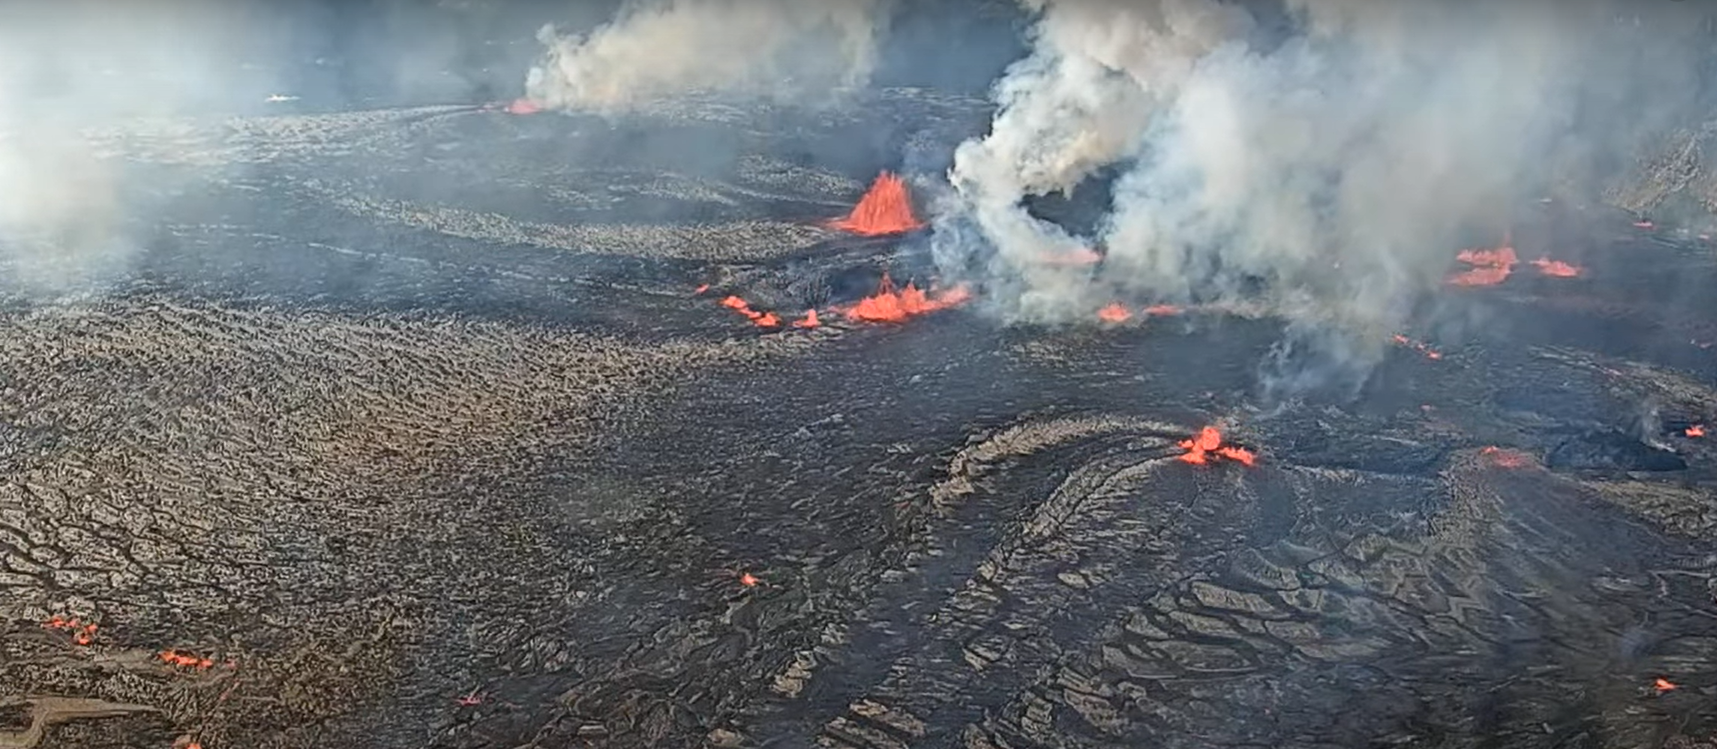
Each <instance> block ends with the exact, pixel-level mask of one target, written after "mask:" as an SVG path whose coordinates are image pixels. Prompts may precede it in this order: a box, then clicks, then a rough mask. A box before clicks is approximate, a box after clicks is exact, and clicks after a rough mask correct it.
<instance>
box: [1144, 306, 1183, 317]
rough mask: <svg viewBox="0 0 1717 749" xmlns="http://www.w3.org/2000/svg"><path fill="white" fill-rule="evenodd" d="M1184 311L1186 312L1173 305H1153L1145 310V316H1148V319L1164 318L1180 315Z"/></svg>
mask: <svg viewBox="0 0 1717 749" xmlns="http://www.w3.org/2000/svg"><path fill="white" fill-rule="evenodd" d="M1183 311H1184V310H1182V309H1181V308H1179V307H1176V306H1174V305H1172V304H1153V305H1151V306H1149V307H1146V308H1145V316H1147V317H1162V316H1168V315H1178V314H1180V313H1181V312H1183Z"/></svg>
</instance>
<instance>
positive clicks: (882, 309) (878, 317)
mask: <svg viewBox="0 0 1717 749" xmlns="http://www.w3.org/2000/svg"><path fill="white" fill-rule="evenodd" d="M971 298H972V293H971V292H970V291H967V290H966V288H965V287H963V286H956V287H954V288H952V289H948V290H947V291H944V292H940V293H938V294H934V295H932V294H928V293H925V292H923V291H920V290H919V289H918V287H917V286H914V285H913V284H912V283H911V282H907V284H906V287H905V288H902V289H896V288H894V281H892V280H890V279H889V277H888V274H886V273H884V274H883V276H882V284H881V285H880V286H878V287H877V290H876V293H875V294H872V295H870V296H867V297H865V298H863V299H860V300H859V302H858V304H855V305H853V306H852V307H851V308H850V309H848V310H847V311H846V315H847V319H849V320H855V321H859V322H905V321H906V320H907V318H910V317H916V316H918V315H922V314H926V313H930V312H935V311H937V310H944V309H948V308H949V307H953V306H956V305H959V304H961V303H962V302H965V301H966V300H968V299H971Z"/></svg>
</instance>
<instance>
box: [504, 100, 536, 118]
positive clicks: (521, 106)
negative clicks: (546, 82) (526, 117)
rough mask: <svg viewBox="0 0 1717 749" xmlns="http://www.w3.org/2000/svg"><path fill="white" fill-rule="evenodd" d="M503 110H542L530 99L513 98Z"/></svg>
mask: <svg viewBox="0 0 1717 749" xmlns="http://www.w3.org/2000/svg"><path fill="white" fill-rule="evenodd" d="M504 111H505V112H506V113H507V114H536V113H538V112H541V111H543V107H542V105H541V104H538V103H536V102H534V101H531V100H530V99H514V100H512V101H511V102H510V103H508V104H507V108H506V109H505V110H504Z"/></svg>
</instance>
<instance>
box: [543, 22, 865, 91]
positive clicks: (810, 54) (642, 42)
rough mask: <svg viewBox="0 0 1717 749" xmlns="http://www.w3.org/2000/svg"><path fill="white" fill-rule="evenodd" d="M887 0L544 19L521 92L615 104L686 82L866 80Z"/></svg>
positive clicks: (735, 86) (797, 85) (694, 85)
mask: <svg viewBox="0 0 1717 749" xmlns="http://www.w3.org/2000/svg"><path fill="white" fill-rule="evenodd" d="M887 7H888V0H820V1H819V2H800V1H799V0H659V1H650V0H640V1H637V2H630V3H628V4H627V5H626V6H624V7H623V8H622V9H621V12H620V13H619V15H618V16H617V17H616V18H615V19H614V20H613V21H612V22H610V23H608V24H606V25H604V26H602V27H600V28H597V29H596V30H594V31H592V32H590V33H589V34H561V33H559V32H557V31H556V30H555V29H554V28H553V27H552V26H551V27H545V28H544V29H543V30H542V33H541V34H540V35H539V38H540V39H541V40H542V42H543V43H544V44H546V45H547V46H548V50H547V52H546V54H545V56H544V58H543V60H542V61H541V63H540V64H539V65H538V66H537V67H535V68H533V69H532V70H531V73H530V76H529V78H528V79H527V82H526V93H527V95H528V96H529V97H530V98H531V99H533V100H535V101H537V102H540V103H542V104H544V105H546V106H550V107H560V108H582V109H592V110H618V109H624V108H626V107H629V106H633V105H636V104H637V103H639V102H643V101H648V100H650V99H654V98H659V97H664V96H672V95H675V94H682V93H687V92H692V91H706V90H707V91H721V92H724V93H740V94H750V95H763V96H781V95H797V96H803V95H806V94H810V93H813V92H816V91H828V90H830V89H831V88H836V89H838V88H848V87H852V86H856V85H860V84H863V83H864V82H866V80H867V79H868V78H869V76H870V73H871V72H872V70H874V68H875V66H876V46H877V36H878V34H879V33H880V30H881V26H882V24H883V23H884V22H885V21H886V20H887V13H886V12H885V11H886V9H887Z"/></svg>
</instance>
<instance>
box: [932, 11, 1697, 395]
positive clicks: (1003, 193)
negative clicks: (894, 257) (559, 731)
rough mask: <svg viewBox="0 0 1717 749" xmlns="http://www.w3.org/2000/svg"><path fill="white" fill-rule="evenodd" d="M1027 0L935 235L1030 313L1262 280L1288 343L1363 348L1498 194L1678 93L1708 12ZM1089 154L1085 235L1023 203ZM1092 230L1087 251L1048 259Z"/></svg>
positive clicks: (1383, 334)
mask: <svg viewBox="0 0 1717 749" xmlns="http://www.w3.org/2000/svg"><path fill="white" fill-rule="evenodd" d="M1022 2H1023V4H1024V5H1025V6H1026V8H1027V10H1029V11H1031V12H1033V13H1035V14H1036V23H1035V27H1034V28H1033V30H1032V32H1031V39H1030V42H1031V49H1032V51H1031V53H1030V55H1029V56H1028V57H1026V58H1025V59H1023V60H1020V61H1019V62H1017V63H1015V64H1014V65H1013V66H1012V67H1011V68H1010V69H1009V70H1008V71H1007V73H1006V74H1005V75H1004V76H1003V78H1002V79H1001V80H1000V81H999V82H997V83H996V85H995V87H994V91H993V95H994V99H995V101H996V103H997V105H998V106H999V109H998V112H997V114H996V115H995V117H994V121H993V123H992V127H991V130H990V132H989V133H988V134H987V135H985V136H983V137H981V138H976V139H973V140H971V141H968V142H967V143H965V144H963V145H962V146H961V147H960V148H959V149H958V151H957V152H956V155H955V160H954V166H953V168H952V169H951V170H950V175H949V176H950V180H951V182H952V183H953V188H954V191H955V198H954V199H953V200H950V201H948V202H947V204H946V205H944V206H943V207H942V215H941V216H940V218H939V221H938V224H939V230H938V234H937V236H936V237H935V238H934V240H933V241H934V242H935V243H936V244H937V247H936V252H937V255H938V257H939V258H940V260H941V261H942V262H943V264H944V266H945V270H947V271H948V272H950V273H953V272H961V271H969V269H970V268H972V267H974V265H976V266H978V267H981V268H983V272H982V274H983V276H984V277H983V278H982V279H981V280H984V281H987V282H989V283H990V284H991V285H992V286H993V287H996V288H999V289H1002V290H1003V299H1002V302H1003V304H1004V306H1005V309H1006V311H1007V312H1008V313H1009V314H1011V315H1012V316H1014V317H1016V318H1022V319H1033V320H1055V319H1066V318H1069V317H1076V318H1088V317H1089V316H1090V314H1091V310H1093V309H1095V308H1096V307H1098V306H1100V305H1102V304H1104V303H1105V302H1108V301H1111V300H1112V299H1113V298H1114V295H1115V294H1117V293H1123V294H1135V295H1141V296H1148V297H1150V298H1152V299H1155V300H1160V301H1166V302H1177V303H1178V302H1189V301H1200V302H1205V303H1214V304H1223V303H1234V304H1239V303H1252V304H1259V303H1261V304H1263V305H1264V306H1265V307H1266V308H1267V309H1269V310H1270V311H1272V312H1273V313H1275V314H1279V315H1282V316H1284V317H1285V318H1286V319H1287V320H1289V327H1290V331H1291V332H1293V331H1299V333H1295V334H1294V336H1293V337H1295V340H1292V341H1289V342H1287V343H1286V344H1285V345H1284V347H1283V348H1282V349H1281V350H1279V351H1278V354H1279V355H1280V354H1282V352H1285V351H1287V352H1291V351H1296V350H1300V351H1304V350H1308V349H1316V350H1317V351H1318V353H1317V356H1318V357H1322V360H1324V361H1325V363H1326V364H1327V360H1328V359H1329V358H1330V357H1334V358H1336V359H1339V360H1340V363H1341V364H1342V365H1343V366H1345V367H1348V368H1350V369H1357V370H1362V369H1364V367H1365V365H1366V364H1368V363H1369V362H1370V361H1372V360H1374V359H1376V358H1377V357H1378V356H1379V355H1380V351H1381V350H1382V348H1383V345H1384V344H1383V341H1385V340H1387V338H1388V333H1389V332H1390V331H1392V330H1396V329H1398V328H1399V327H1400V326H1401V324H1402V323H1403V321H1404V320H1405V319H1406V317H1407V316H1408V314H1409V312H1410V310H1411V308H1412V306H1413V304H1414V302H1415V300H1416V299H1419V298H1421V297H1422V295H1423V294H1424V292H1426V291H1428V290H1430V289H1431V288H1433V287H1435V286H1436V285H1437V284H1438V283H1439V282H1440V280H1441V279H1442V277H1443V276H1444V274H1445V272H1446V270H1447V267H1448V265H1449V260H1450V258H1451V256H1452V255H1453V253H1454V251H1455V250H1457V249H1459V248H1460V247H1461V246H1462V242H1463V240H1474V239H1475V238H1479V239H1478V241H1496V240H1499V239H1500V238H1501V234H1502V232H1503V230H1504V229H1505V228H1506V226H1507V222H1508V219H1509V212H1510V209H1511V206H1512V205H1513V204H1515V203H1517V202H1520V201H1521V200H1522V199H1523V198H1529V197H1536V196H1537V195H1541V194H1543V193H1542V189H1543V182H1544V180H1545V179H1547V178H1548V175H1549V173H1550V172H1551V171H1552V170H1551V169H1550V168H1548V166H1549V165H1551V164H1556V165H1557V167H1556V168H1557V169H1560V170H1567V169H1568V168H1569V167H1568V163H1569V160H1570V159H1574V160H1576V161H1578V160H1582V159H1584V160H1590V158H1591V157H1592V155H1594V154H1611V153H1617V152H1623V153H1625V152H1626V151H1627V149H1628V148H1630V147H1631V146H1633V145H1635V144H1637V143H1638V138H1639V137H1640V136H1641V135H1642V134H1644V133H1646V132H1650V131H1653V130H1655V129H1657V128H1659V127H1660V126H1662V125H1663V124H1664V123H1667V122H1670V121H1673V120H1674V119H1675V118H1676V117H1678V116H1685V115H1686V114H1687V113H1686V111H1685V109H1686V106H1685V105H1686V104H1687V103H1689V102H1690V100H1691V99H1692V98H1693V94H1694V93H1695V86H1696V84H1697V83H1698V81H1696V80H1695V79H1693V78H1692V77H1690V74H1689V73H1688V72H1687V71H1691V70H1694V69H1695V66H1694V65H1693V64H1692V63H1693V62H1694V61H1695V60H1698V59H1699V57H1698V56H1697V50H1698V44H1699V43H1700V41H1701V38H1702V37H1701V34H1702V33H1703V32H1701V31H1700V29H1701V28H1702V27H1701V26H1700V24H1699V23H1698V20H1699V19H1700V18H1701V17H1702V13H1704V12H1705V11H1701V10H1699V9H1696V8H1692V7H1689V6H1690V5H1691V4H1682V3H1634V4H1627V5H1624V4H1620V3H1616V2H1609V1H1607V0H1567V1H1565V0H1522V1H1521V2H1508V3H1492V2H1479V1H1477V0H1452V1H1450V2H1406V1H1401V2H1395V1H1392V0H1287V2H1286V3H1285V4H1277V5H1275V6H1274V7H1273V8H1272V6H1271V5H1270V4H1267V3H1262V2H1259V3H1249V4H1246V5H1241V4H1238V3H1232V2H1217V1H1216V0H1155V1H1153V2H1134V1H1133V0H1022ZM1636 6H1643V7H1636ZM1272 11H1273V12H1272ZM1624 11H1625V13H1626V14H1625V15H1622V13H1623V12H1624ZM1671 110H1682V111H1679V112H1678V113H1677V112H1671ZM1624 113H1625V114H1624ZM1105 169H1113V170H1119V171H1120V174H1121V176H1120V177H1119V179H1118V180H1117V181H1116V182H1115V184H1114V186H1113V189H1112V193H1113V195H1112V203H1111V205H1110V206H1109V210H1108V212H1107V215H1106V217H1105V218H1104V220H1103V221H1101V222H1100V224H1099V225H1098V227H1097V228H1096V230H1095V232H1094V235H1093V236H1075V235H1073V234H1072V233H1070V232H1069V231H1068V230H1066V229H1064V228H1063V227H1061V226H1058V225H1056V224H1054V223H1051V222H1049V221H1046V220H1043V219H1041V218H1039V217H1038V216H1036V215H1034V214H1033V213H1032V212H1031V211H1030V210H1029V209H1028V204H1029V203H1030V202H1031V199H1032V198H1033V197H1034V196H1041V195H1045V194H1048V193H1052V192H1057V191H1069V190H1071V189H1072V188H1073V187H1074V186H1076V185H1078V184H1080V183H1081V182H1082V181H1085V180H1087V179H1088V178H1090V177H1092V175H1093V174H1096V173H1098V172H1099V170H1105ZM1587 171H1588V173H1590V171H1591V170H1587ZM974 239H978V240H981V241H974ZM1094 245H1095V246H1100V247H1102V248H1104V249H1105V250H1106V253H1107V258H1106V260H1105V262H1104V263H1103V264H1102V265H1101V266H1100V267H1099V268H1097V269H1095V270H1093V269H1091V268H1088V267H1079V266H1070V265H1069V264H1067V263H1056V262H1054V259H1055V258H1056V257H1057V256H1058V255H1062V254H1064V253H1069V252H1075V251H1080V250H1083V249H1086V248H1089V247H1092V246H1094ZM978 257H983V258H986V259H985V260H984V261H982V262H975V258H978ZM1302 333H1303V334H1302ZM1278 358H1283V357H1281V356H1279V357H1278ZM1285 358H1287V359H1293V358H1295V357H1294V356H1293V355H1289V356H1286V357H1285ZM1283 366H1290V365H1283ZM1319 366H1323V365H1319ZM1293 376H1294V377H1302V376H1304V373H1303V372H1300V373H1294V375H1293Z"/></svg>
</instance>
